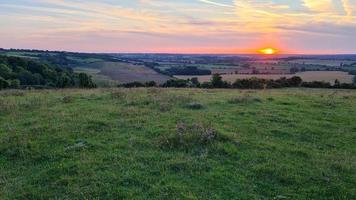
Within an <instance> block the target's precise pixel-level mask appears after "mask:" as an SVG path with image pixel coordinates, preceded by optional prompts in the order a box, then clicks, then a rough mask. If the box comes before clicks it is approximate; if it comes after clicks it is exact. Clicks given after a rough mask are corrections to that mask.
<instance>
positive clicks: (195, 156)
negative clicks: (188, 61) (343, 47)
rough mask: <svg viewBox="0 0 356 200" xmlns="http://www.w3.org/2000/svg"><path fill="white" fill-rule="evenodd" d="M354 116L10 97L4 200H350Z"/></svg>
mask: <svg viewBox="0 0 356 200" xmlns="http://www.w3.org/2000/svg"><path fill="white" fill-rule="evenodd" d="M355 113H356V92H354V91H347V90H344V91H342V90H339V91H336V90H304V89H303V90H302V89H291V90H267V91H239V90H195V89H182V90H175V89H167V90H165V89H132V90H126V89H117V90H82V91H81V90H60V91H41V92H40V91H34V92H21V91H5V92H1V93H0V199H356V191H355V188H356V166H355V165H356V164H355V163H356V156H355V155H356V144H355V141H356V123H355V121H356V115H355ZM182 127H183V128H182ZM184 127H197V128H191V129H189V128H184ZM196 129H202V130H204V131H205V130H208V131H207V132H209V131H210V132H214V134H216V137H209V139H208V140H207V142H206V141H205V140H204V142H202V141H203V140H200V138H199V137H200V136H198V138H195V137H188V136H189V133H188V132H189V131H190V132H191V131H192V130H193V131H194V130H196ZM187 130H188V132H184V131H187ZM204 131H203V132H204ZM182 135H183V136H182ZM187 135H188V136H187ZM214 136H215V135H214Z"/></svg>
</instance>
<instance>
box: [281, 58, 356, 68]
mask: <svg viewBox="0 0 356 200" xmlns="http://www.w3.org/2000/svg"><path fill="white" fill-rule="evenodd" d="M288 62H290V63H299V64H303V63H304V64H311V65H326V66H330V67H340V64H341V63H343V64H352V63H356V60H354V61H349V60H322V59H297V60H291V61H288Z"/></svg>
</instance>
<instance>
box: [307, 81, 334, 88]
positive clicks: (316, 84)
mask: <svg viewBox="0 0 356 200" xmlns="http://www.w3.org/2000/svg"><path fill="white" fill-rule="evenodd" d="M302 87H307V88H331V84H330V83H328V82H323V81H313V82H303V83H302Z"/></svg>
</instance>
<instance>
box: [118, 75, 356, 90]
mask: <svg viewBox="0 0 356 200" xmlns="http://www.w3.org/2000/svg"><path fill="white" fill-rule="evenodd" d="M354 82H355V83H354V84H348V83H340V81H338V80H335V83H334V84H333V85H332V84H330V83H329V82H323V81H313V82H304V81H303V80H302V79H301V78H300V77H298V76H294V77H291V78H286V77H282V78H280V79H277V80H270V79H261V78H256V77H253V78H248V79H237V80H236V81H235V82H233V83H230V82H227V81H224V80H223V79H222V77H221V76H220V75H218V74H214V75H213V76H212V78H211V80H210V81H209V82H203V83H200V82H199V80H198V78H191V79H187V80H183V79H170V80H168V81H166V82H165V83H163V84H161V85H158V84H157V83H155V82H154V81H151V82H147V83H140V82H133V83H126V84H121V85H119V87H127V88H132V87H165V88H207V89H214V88H236V89H268V88H269V89H273V88H289V87H306V88H340V89H356V78H355V80H354Z"/></svg>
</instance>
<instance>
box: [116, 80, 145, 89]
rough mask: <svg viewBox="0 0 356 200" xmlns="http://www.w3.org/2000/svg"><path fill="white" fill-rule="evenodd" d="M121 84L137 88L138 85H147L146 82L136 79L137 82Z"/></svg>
mask: <svg viewBox="0 0 356 200" xmlns="http://www.w3.org/2000/svg"><path fill="white" fill-rule="evenodd" d="M121 86H123V87H125V88H137V87H145V84H143V83H141V82H138V81H135V82H131V83H125V84H122V85H121Z"/></svg>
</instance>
